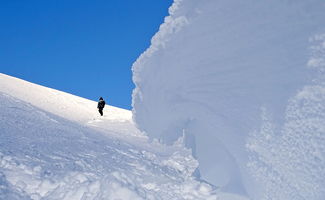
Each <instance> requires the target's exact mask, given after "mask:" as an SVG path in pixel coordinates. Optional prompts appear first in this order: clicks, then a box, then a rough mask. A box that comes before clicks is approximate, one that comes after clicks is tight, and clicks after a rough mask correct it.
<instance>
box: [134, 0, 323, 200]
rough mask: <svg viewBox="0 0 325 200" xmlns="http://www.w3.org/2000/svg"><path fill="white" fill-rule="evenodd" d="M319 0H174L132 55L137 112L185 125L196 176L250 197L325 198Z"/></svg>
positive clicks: (145, 124) (173, 134) (164, 134)
mask: <svg viewBox="0 0 325 200" xmlns="http://www.w3.org/2000/svg"><path fill="white" fill-rule="evenodd" d="M324 11H325V3H324V1H322V0H311V1H304V0H295V1H291V0H273V1H256V0H247V1H232V0H219V1H215V0H204V1H195V0H175V1H174V4H173V5H172V6H171V8H170V16H168V17H166V19H165V22H164V24H162V25H161V27H160V30H159V32H158V33H157V34H156V35H155V36H154V37H153V38H152V41H151V46H150V48H148V49H147V50H146V51H145V52H144V53H143V54H142V55H141V56H140V57H139V58H138V60H137V61H136V62H135V63H134V65H133V80H134V82H135V84H136V88H135V90H134V93H133V114H134V115H133V117H134V120H135V122H136V124H137V126H138V127H139V129H141V130H142V131H144V132H146V133H147V134H148V136H149V137H151V138H157V139H159V140H160V141H163V142H165V143H167V144H171V143H173V142H174V141H176V140H177V139H178V138H179V137H180V136H182V134H183V133H184V134H185V139H184V141H185V143H186V146H187V147H189V148H191V149H192V152H193V156H194V157H195V158H196V159H197V160H198V162H199V170H197V171H195V173H194V174H195V175H196V176H197V177H201V178H203V179H204V180H206V181H208V182H210V183H213V184H214V185H216V186H219V187H221V188H222V191H225V192H228V193H232V194H238V195H242V196H247V197H249V198H250V199H256V200H261V199H279V200H283V199H309V200H310V199H313V200H316V199H317V200H321V199H324V198H325V191H324V188H325V174H324V172H325V163H324V162H325V138H324V135H325V129H324V125H323V124H324V121H325V117H324V114H323V113H324V109H323V108H324V107H325V97H324V96H325V90H324V83H325V81H324V78H325V75H324V69H325V68H324V63H325V62H324V60H325V50H324V48H325V47H324V41H325V38H324V33H325V20H324V19H325V12H324Z"/></svg>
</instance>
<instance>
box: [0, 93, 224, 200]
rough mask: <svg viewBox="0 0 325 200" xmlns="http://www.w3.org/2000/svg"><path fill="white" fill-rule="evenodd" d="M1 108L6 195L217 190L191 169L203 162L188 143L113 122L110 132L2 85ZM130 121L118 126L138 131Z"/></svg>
mask: <svg viewBox="0 0 325 200" xmlns="http://www.w3.org/2000/svg"><path fill="white" fill-rule="evenodd" d="M12 93H14V92H12ZM69 98H70V99H71V98H72V99H73V96H69ZM0 111H1V112H0V138H1V140H0V199H8V200H9V199H10V200H15V199H17V200H31V199H32V200H39V199H62V200H91V199H97V200H102V199H103V200H104V199H107V200H142V199H146V200H156V199H171V200H172V199H173V200H185V199H187V200H189V199H193V200H214V199H216V198H217V197H216V191H215V189H214V188H213V187H211V185H209V184H207V183H204V182H199V181H197V180H195V179H194V177H192V176H191V174H192V173H193V171H194V170H195V169H196V167H197V165H198V163H197V162H196V160H194V159H193V157H192V155H191V151H190V150H188V149H184V147H183V146H180V145H179V146H177V145H176V146H174V147H172V148H167V147H166V146H165V147H164V146H161V145H160V144H148V143H145V142H143V141H142V143H139V144H136V145H134V144H130V143H129V142H127V141H125V140H119V139H117V138H115V137H108V136H107V135H109V134H110V132H109V131H108V129H107V128H108V127H106V129H105V131H106V133H107V134H106V135H103V134H102V132H97V131H96V130H94V129H90V128H89V127H85V126H80V124H78V123H72V122H71V121H69V120H66V119H63V118H61V117H58V116H56V115H53V114H52V113H49V112H46V111H43V110H40V109H38V108H36V107H35V106H33V105H31V104H30V103H27V102H24V101H21V100H19V99H17V98H14V97H12V96H9V95H8V94H3V93H2V92H1V91H0ZM103 120H105V118H104V119H103ZM111 124H114V123H113V122H111V121H110V120H106V126H110V125H111ZM115 128H116V127H114V131H117V130H116V129H115ZM124 128H125V129H127V130H124V129H121V130H120V131H121V132H119V134H127V131H130V132H132V131H133V129H128V128H129V126H126V127H124ZM112 135H114V134H112ZM129 137H132V138H136V136H135V135H134V134H133V133H130V135H129ZM220 195H224V194H220Z"/></svg>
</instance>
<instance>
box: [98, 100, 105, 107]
mask: <svg viewBox="0 0 325 200" xmlns="http://www.w3.org/2000/svg"><path fill="white" fill-rule="evenodd" d="M104 107H105V101H104V100H102V99H101V100H99V102H98V105H97V108H98V109H103V108H104Z"/></svg>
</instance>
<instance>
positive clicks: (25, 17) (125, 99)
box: [0, 0, 172, 109]
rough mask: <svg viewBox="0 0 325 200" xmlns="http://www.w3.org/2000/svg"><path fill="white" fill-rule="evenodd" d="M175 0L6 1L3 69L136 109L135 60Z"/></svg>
mask: <svg viewBox="0 0 325 200" xmlns="http://www.w3.org/2000/svg"><path fill="white" fill-rule="evenodd" d="M171 4H172V0H92V1H90V0H87V1H86V0H50V1H48V0H45V1H44V0H31V1H25V0H1V1H0V27H1V29H0V72H2V73H5V74H8V75H11V76H15V77H18V78H21V79H24V80H27V81H30V82H33V83H37V84H40V85H44V86H47V87H51V88H54V89H58V90H62V91H65V92H68V93H72V94H75V95H78V96H81V97H85V98H88V99H92V100H96V101H97V100H98V98H99V97H100V96H103V97H104V99H106V100H107V101H108V103H109V104H110V105H113V106H117V107H122V108H127V109H130V108H131V99H132V98H131V94H132V90H133V88H134V85H133V83H132V72H131V66H132V63H133V62H134V61H135V60H136V59H137V57H138V56H139V55H140V54H141V53H142V52H143V51H144V50H145V49H146V48H147V47H149V45H150V39H151V37H152V36H153V35H154V34H155V33H156V32H157V31H158V29H159V25H160V24H161V23H162V22H163V20H164V17H165V16H166V15H167V14H168V7H169V6H170V5H171Z"/></svg>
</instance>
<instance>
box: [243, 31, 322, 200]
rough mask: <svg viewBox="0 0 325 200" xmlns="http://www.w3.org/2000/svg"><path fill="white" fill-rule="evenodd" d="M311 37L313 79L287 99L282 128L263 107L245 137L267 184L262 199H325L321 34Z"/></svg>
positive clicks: (257, 170) (254, 168) (254, 170)
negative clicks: (256, 124) (254, 127)
mask: <svg viewBox="0 0 325 200" xmlns="http://www.w3.org/2000/svg"><path fill="white" fill-rule="evenodd" d="M312 40H313V41H314V42H317V44H316V45H314V46H313V47H312V51H313V53H312V58H311V59H310V61H309V66H310V67H311V68H314V69H315V70H316V71H317V73H318V76H317V78H316V79H315V80H314V81H313V82H314V83H313V84H311V85H308V86H305V87H304V88H303V89H302V90H301V91H299V92H298V94H297V95H296V96H294V97H293V98H292V99H291V100H290V101H289V104H288V106H287V109H286V114H285V123H284V125H283V127H282V128H281V129H280V130H277V129H276V128H275V127H276V126H275V124H274V123H273V122H272V116H268V114H267V110H265V109H264V110H263V114H262V119H263V123H262V126H261V128H260V130H259V131H256V132H254V133H252V135H251V137H250V139H249V140H248V141H249V142H248V144H247V147H248V149H249V150H251V151H252V155H251V157H250V158H251V160H250V162H249V166H250V168H251V170H252V174H253V175H254V176H256V178H257V179H259V181H261V183H262V184H263V185H265V193H264V196H263V199H265V200H266V199H297V200H300V199H301V200H303V199H317V200H321V199H324V198H325V187H324V186H325V157H324V156H325V123H324V122H325V76H324V70H325V63H324V62H323V60H324V59H325V35H320V36H316V37H314V38H313V39H312ZM277 131H279V133H277ZM283 188H285V190H284V189H283Z"/></svg>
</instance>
